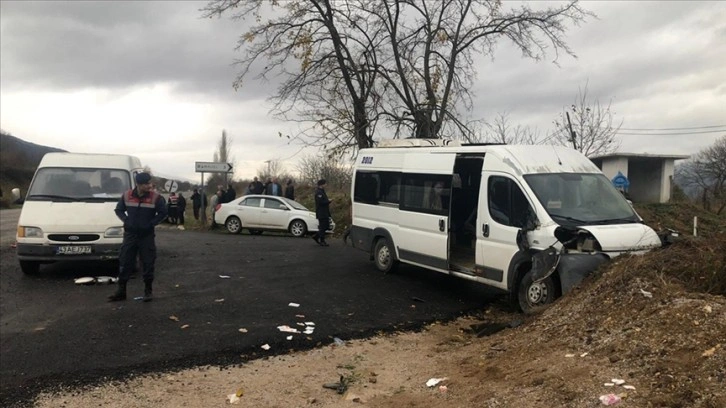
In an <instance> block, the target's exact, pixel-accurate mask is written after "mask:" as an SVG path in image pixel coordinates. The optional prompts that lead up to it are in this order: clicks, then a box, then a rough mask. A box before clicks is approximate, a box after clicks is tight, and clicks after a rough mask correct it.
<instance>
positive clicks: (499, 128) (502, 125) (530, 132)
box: [475, 112, 542, 145]
mask: <svg viewBox="0 0 726 408" xmlns="http://www.w3.org/2000/svg"><path fill="white" fill-rule="evenodd" d="M485 127H486V131H485V135H484V137H483V138H481V137H477V138H476V140H475V141H477V142H489V143H502V144H510V145H511V144H529V145H532V144H540V143H542V138H541V136H540V134H539V132H538V131H537V129H532V128H530V127H529V126H522V125H512V124H511V123H510V120H509V114H508V113H507V112H503V113H499V114H497V115H496V116H495V117H494V120H493V121H491V122H487V123H485Z"/></svg>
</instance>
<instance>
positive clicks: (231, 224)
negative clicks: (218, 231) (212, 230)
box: [224, 216, 242, 234]
mask: <svg viewBox="0 0 726 408" xmlns="http://www.w3.org/2000/svg"><path fill="white" fill-rule="evenodd" d="M224 226H225V227H226V228H227V231H229V232H230V233H231V234H239V233H240V231H242V221H240V219H239V218H237V217H234V216H232V217H229V218H227V221H226V222H225V223H224Z"/></svg>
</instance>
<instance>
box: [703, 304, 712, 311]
mask: <svg viewBox="0 0 726 408" xmlns="http://www.w3.org/2000/svg"><path fill="white" fill-rule="evenodd" d="M711 310H713V309H711V305H706V306H704V307H703V311H704V312H706V313H711Z"/></svg>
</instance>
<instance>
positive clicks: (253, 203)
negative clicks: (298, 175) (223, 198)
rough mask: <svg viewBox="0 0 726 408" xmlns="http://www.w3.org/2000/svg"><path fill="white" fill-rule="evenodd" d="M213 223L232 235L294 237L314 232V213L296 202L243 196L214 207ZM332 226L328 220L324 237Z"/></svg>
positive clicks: (316, 229) (315, 224)
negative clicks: (279, 233)
mask: <svg viewBox="0 0 726 408" xmlns="http://www.w3.org/2000/svg"><path fill="white" fill-rule="evenodd" d="M214 222H215V223H217V224H222V225H224V226H225V228H227V231H229V232H231V233H232V234H239V233H240V232H241V231H242V229H245V228H246V229H247V230H249V231H250V233H251V234H261V233H262V231H264V230H267V231H290V233H291V234H292V235H294V236H296V237H304V236H305V235H307V234H308V233H312V232H317V231H318V220H317V219H316V218H315V213H314V212H311V211H310V210H308V209H307V208H305V206H304V205H302V204H300V203H298V202H297V201H293V200H289V199H287V198H283V197H275V196H267V195H246V196H242V197H240V198H237V199H234V200H232V201H231V202H229V203H224V204H219V205H217V211H215V212H214ZM334 228H335V223H333V220H332V219H331V220H330V229H329V230H328V231H327V232H328V233H331V232H333V229H334Z"/></svg>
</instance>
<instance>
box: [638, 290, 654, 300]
mask: <svg viewBox="0 0 726 408" xmlns="http://www.w3.org/2000/svg"><path fill="white" fill-rule="evenodd" d="M640 293H642V294H643V296H645V297H647V298H652V297H653V294H652V293H650V292H648V291H645V290H643V289H641V290H640Z"/></svg>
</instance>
